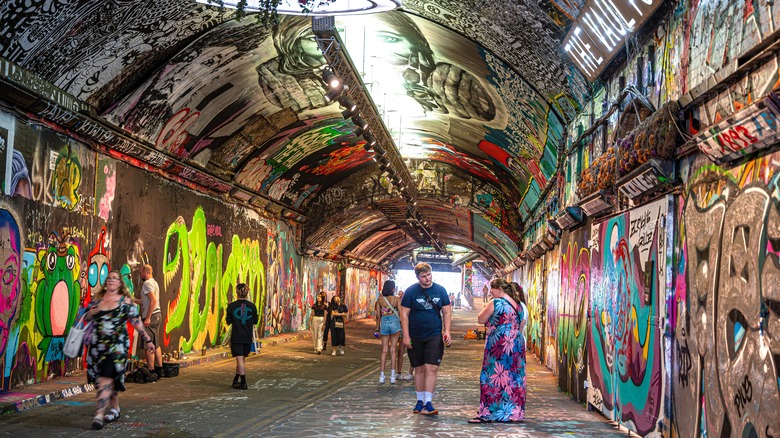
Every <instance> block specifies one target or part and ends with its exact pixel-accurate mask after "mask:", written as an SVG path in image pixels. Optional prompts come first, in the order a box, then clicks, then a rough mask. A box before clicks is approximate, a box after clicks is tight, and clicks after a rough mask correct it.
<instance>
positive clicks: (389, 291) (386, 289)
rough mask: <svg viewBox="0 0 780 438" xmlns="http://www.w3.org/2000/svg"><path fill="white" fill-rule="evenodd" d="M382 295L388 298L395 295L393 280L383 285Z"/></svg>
mask: <svg viewBox="0 0 780 438" xmlns="http://www.w3.org/2000/svg"><path fill="white" fill-rule="evenodd" d="M382 295H384V296H386V297H389V296H391V295H395V282H394V281H393V280H387V281H385V284H383V285H382Z"/></svg>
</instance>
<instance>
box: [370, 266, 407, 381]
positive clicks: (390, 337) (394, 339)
mask: <svg viewBox="0 0 780 438" xmlns="http://www.w3.org/2000/svg"><path fill="white" fill-rule="evenodd" d="M399 304H400V301H399V300H398V297H396V296H395V282H394V281H392V280H387V281H385V283H384V284H383V285H382V296H380V297H379V299H378V300H376V304H375V307H376V315H377V318H376V331H378V332H379V337H380V339H381V340H382V352H381V353H380V354H379V383H385V361H386V360H387V351H388V350H390V366H391V367H392V368H391V369H390V383H395V379H396V375H395V365H396V354H397V352H398V338H399V337H400V335H401V319H400V316H399V314H398V305H399Z"/></svg>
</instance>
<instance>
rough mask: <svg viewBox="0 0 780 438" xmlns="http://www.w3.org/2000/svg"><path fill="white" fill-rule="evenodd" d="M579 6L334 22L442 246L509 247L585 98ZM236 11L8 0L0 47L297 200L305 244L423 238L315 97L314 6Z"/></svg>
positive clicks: (183, 147)
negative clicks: (401, 220)
mask: <svg viewBox="0 0 780 438" xmlns="http://www.w3.org/2000/svg"><path fill="white" fill-rule="evenodd" d="M562 5H563V6H562ZM580 7H581V2H573V3H572V2H567V3H558V2H555V1H550V2H549V3H548V2H542V4H538V3H533V4H528V3H515V2H507V3H506V4H500V5H497V4H496V3H494V2H483V1H478V0H469V1H460V0H452V1H448V0H437V1H405V2H404V3H403V7H402V10H400V11H394V12H389V13H383V14H374V15H366V16H360V17H350V18H347V17H344V18H339V19H338V20H337V22H336V26H337V29H338V30H339V32H340V35H341V37H342V40H343V41H344V46H345V50H346V52H347V53H348V55H349V56H350V57H351V58H352V60H353V63H354V64H355V66H356V68H357V70H358V73H359V74H361V76H362V77H363V79H364V82H365V83H366V84H367V85H366V89H367V91H368V92H369V94H370V95H371V96H372V98H373V100H374V102H375V103H376V104H377V107H378V109H379V110H380V113H381V114H382V115H383V119H384V121H385V123H386V125H387V126H388V128H389V130H390V134H391V136H392V138H393V139H394V141H395V142H396V144H397V146H398V147H399V151H400V153H401V155H402V157H403V158H404V160H405V162H406V164H407V166H408V167H409V170H410V172H411V173H412V175H413V177H414V179H415V182H416V183H417V185H418V187H417V189H418V191H419V194H420V198H421V199H420V204H419V208H420V210H421V211H423V213H424V214H425V215H426V216H427V217H429V220H430V222H431V228H432V229H434V230H437V231H438V233H439V235H440V237H441V239H442V241H443V242H444V243H451V244H459V245H463V246H466V247H471V248H480V249H481V250H482V251H487V252H488V253H489V254H490V255H491V257H492V258H493V260H494V261H496V262H498V263H500V264H505V263H508V262H509V261H511V260H512V259H513V257H514V256H515V254H516V252H517V245H516V242H517V241H518V240H519V239H518V235H519V232H520V231H521V230H522V226H523V220H524V219H526V218H527V215H528V214H529V209H530V208H531V206H532V205H534V204H535V203H536V201H537V199H538V196H539V195H540V193H541V191H542V189H543V188H544V187H545V185H546V184H547V183H548V182H549V180H550V179H551V178H552V177H553V175H554V173H555V172H556V167H557V161H558V155H557V153H558V146H559V142H560V141H561V138H562V135H563V134H562V132H563V127H564V125H565V123H566V121H567V120H569V119H570V118H571V117H572V116H573V114H574V113H575V112H576V111H577V109H578V108H579V102H582V101H583V99H584V97H585V93H586V92H585V90H586V85H585V82H584V81H583V79H582V77H581V76H580V75H579V74H578V73H576V71H574V70H573V68H572V67H570V66H569V65H568V64H566V63H565V61H564V60H563V59H562V58H561V50H560V41H561V40H562V38H563V35H564V34H565V32H566V29H567V27H568V26H569V24H570V23H569V20H570V18H571V17H573V16H576V14H577V11H578V9H579V8H580ZM232 18H233V14H232V13H230V12H220V11H219V10H218V9H217V8H214V7H210V6H203V5H200V4H197V3H195V2H194V1H192V0H159V1H153V2H137V1H134V0H133V1H131V0H94V1H86V0H81V1H77V0H59V1H56V2H51V1H44V0H27V1H20V0H14V1H9V2H5V4H4V5H3V7H2V9H0V30H2V32H1V33H0V56H2V57H4V58H6V59H7V60H9V61H11V62H14V63H16V64H18V65H20V66H22V67H23V68H25V69H27V70H29V71H31V72H33V73H34V74H36V75H37V76H39V77H40V78H42V79H44V80H46V81H49V82H50V83H52V84H54V85H56V86H58V87H60V88H62V89H63V90H65V91H66V92H68V93H70V94H72V95H73V96H75V97H76V98H78V99H79V100H81V101H83V102H85V103H87V104H88V105H90V107H91V111H90V112H91V113H92V116H93V117H94V118H96V119H98V120H102V121H104V122H105V123H106V124H108V125H110V126H113V127H115V128H117V129H118V130H121V131H124V132H126V133H129V134H131V135H132V137H133V138H134V139H137V140H138V141H140V142H141V143H143V144H145V145H146V146H148V147H150V148H153V149H150V150H156V151H157V152H162V153H164V154H165V156H167V157H170V158H173V159H174V160H176V161H178V163H177V164H176V166H172V165H170V164H165V165H161V170H162V171H166V172H169V173H174V170H173V167H176V168H177V169H178V168H179V167H181V166H185V167H189V168H190V169H195V170H197V171H205V172H207V173H209V174H211V175H212V176H215V177H216V178H217V179H218V180H219V181H220V182H224V183H226V184H219V185H218V187H207V188H211V189H213V190H216V191H222V192H225V191H230V187H231V186H233V187H239V188H242V189H244V190H245V191H246V192H249V193H250V195H247V196H246V197H244V198H241V199H242V200H243V201H247V202H250V203H252V204H254V205H256V206H260V207H263V206H265V205H267V204H269V202H270V203H272V204H273V203H276V204H278V205H277V206H276V207H275V208H276V209H277V211H278V209H279V208H280V207H279V206H283V207H285V208H288V209H290V210H293V211H296V212H299V213H301V214H303V215H305V216H306V217H307V218H308V220H307V223H306V224H305V241H304V242H303V244H304V245H305V246H309V247H316V248H319V249H321V250H323V251H329V252H331V253H338V252H341V251H344V250H348V251H349V252H351V253H353V254H356V255H357V256H360V257H364V258H365V259H366V260H370V261H374V262H377V263H379V262H381V261H383V260H386V259H387V258H388V257H392V256H395V255H397V254H399V253H400V252H403V251H408V249H409V248H412V247H414V246H415V245H417V244H416V242H415V241H414V240H413V239H411V238H410V237H409V236H408V235H406V233H405V232H403V231H402V230H401V229H399V228H398V224H397V223H394V222H393V221H392V220H391V218H389V217H388V216H387V213H386V212H387V210H386V209H387V208H394V209H397V210H398V211H401V210H403V208H404V205H403V204H402V201H401V200H400V199H399V198H398V197H397V196H394V190H393V187H392V185H391V183H390V182H389V181H388V179H387V178H386V177H384V176H383V175H382V174H381V172H380V171H379V169H378V166H377V165H376V164H375V163H374V161H373V160H372V153H371V152H366V150H365V149H364V148H363V147H362V145H363V140H362V138H358V137H356V136H355V135H354V134H353V133H352V131H353V130H354V129H355V126H354V125H353V124H352V122H351V121H345V120H344V119H343V118H342V117H341V114H340V111H341V109H340V108H339V107H338V104H336V103H333V104H328V103H327V102H326V101H325V99H324V97H323V96H324V92H325V88H324V84H323V83H322V81H321V70H322V68H323V67H324V63H325V61H324V58H323V57H322V56H321V54H320V53H319V51H318V49H317V46H316V44H315V42H314V40H313V35H312V33H311V24H310V21H309V20H308V19H306V18H301V17H289V16H282V17H280V19H279V25H278V28H276V29H272V28H271V27H268V26H264V25H263V24H261V23H259V22H258V21H257V20H254V19H253V18H251V17H249V18H245V19H243V20H241V21H237V20H234V19H232ZM134 158H137V159H141V160H144V158H145V157H143V156H136V157H134ZM147 163H149V164H154V160H152V159H148V160H147ZM190 174H192V172H190V171H188V170H187V169H184V170H181V169H178V173H176V175H179V176H181V177H184V178H185V179H187V178H188V175H190ZM195 182H199V183H201V184H202V181H195ZM206 185H208V184H206ZM382 203H384V204H385V206H384V207H383V208H384V209H381V208H380V209H378V208H374V207H382V205H383V204H382ZM395 204H398V205H395ZM379 248H384V249H379Z"/></svg>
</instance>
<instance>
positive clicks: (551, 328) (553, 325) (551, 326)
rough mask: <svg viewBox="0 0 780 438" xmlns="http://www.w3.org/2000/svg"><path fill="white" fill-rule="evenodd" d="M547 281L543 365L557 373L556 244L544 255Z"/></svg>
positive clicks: (558, 253)
mask: <svg viewBox="0 0 780 438" xmlns="http://www.w3.org/2000/svg"><path fill="white" fill-rule="evenodd" d="M544 261H545V264H546V268H545V272H546V274H547V283H546V285H545V288H544V291H545V304H546V307H547V309H546V318H545V321H544V337H545V340H544V365H545V366H546V367H547V368H549V369H550V370H551V371H552V372H553V374H557V373H558V342H557V338H558V326H559V318H560V314H559V313H558V305H559V301H560V290H561V270H560V266H561V251H560V246H556V247H555V248H553V249H552V250H551V251H550V252H549V253H547V254H546V255H545V257H544Z"/></svg>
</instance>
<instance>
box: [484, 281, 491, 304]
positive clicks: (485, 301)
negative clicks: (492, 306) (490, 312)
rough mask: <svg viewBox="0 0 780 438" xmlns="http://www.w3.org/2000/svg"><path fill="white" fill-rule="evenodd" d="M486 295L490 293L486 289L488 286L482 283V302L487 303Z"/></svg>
mask: <svg viewBox="0 0 780 438" xmlns="http://www.w3.org/2000/svg"><path fill="white" fill-rule="evenodd" d="M488 295H490V291H488V287H487V285H486V284H484V285H482V303H483V304H487V302H488Z"/></svg>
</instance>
